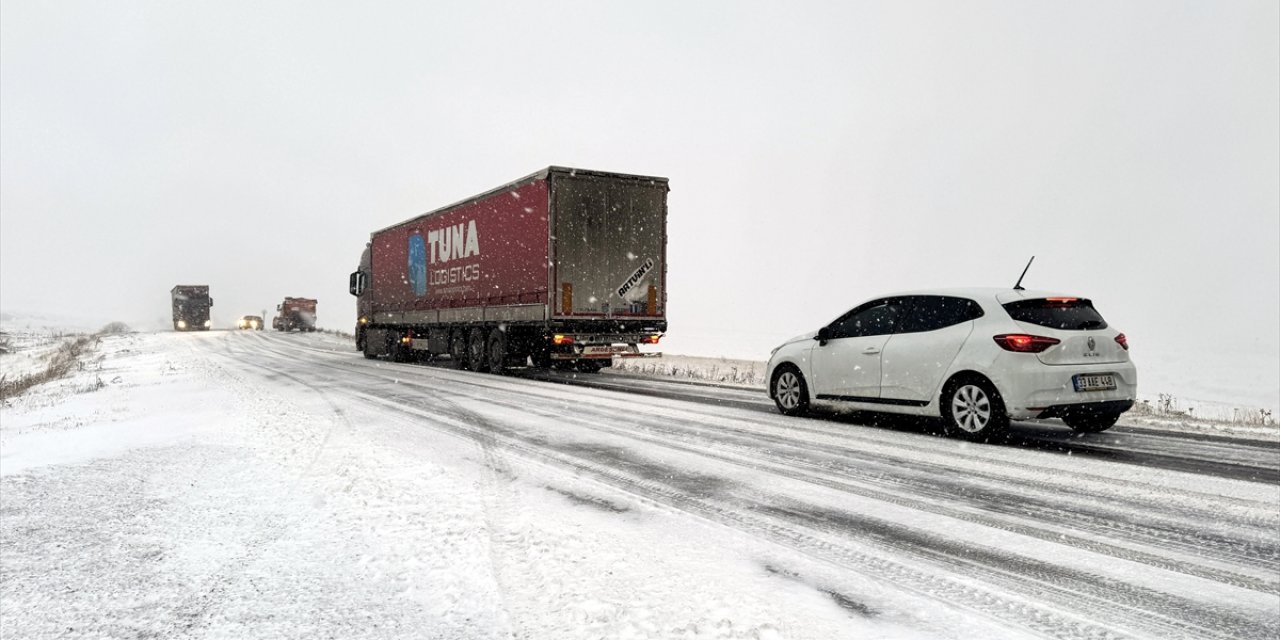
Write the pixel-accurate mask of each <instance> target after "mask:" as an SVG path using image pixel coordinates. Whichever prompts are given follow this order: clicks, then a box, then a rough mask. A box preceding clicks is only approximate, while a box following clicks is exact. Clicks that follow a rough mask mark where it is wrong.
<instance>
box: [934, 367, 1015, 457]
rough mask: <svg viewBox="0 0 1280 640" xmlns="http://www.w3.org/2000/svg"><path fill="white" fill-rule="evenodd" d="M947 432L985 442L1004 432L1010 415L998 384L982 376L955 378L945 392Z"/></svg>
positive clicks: (943, 410) (952, 435)
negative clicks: (998, 389)
mask: <svg viewBox="0 0 1280 640" xmlns="http://www.w3.org/2000/svg"><path fill="white" fill-rule="evenodd" d="M942 420H943V423H944V425H943V426H944V427H945V428H946V432H947V435H949V436H951V437H953V438H962V439H965V440H974V441H979V442H984V441H987V440H991V439H992V438H995V437H997V436H1000V435H1002V434H1004V432H1005V431H1006V430H1007V429H1008V428H1009V415H1008V414H1007V413H1005V409H1004V402H1003V401H1002V400H1001V399H1000V394H999V393H998V392H997V391H996V389H995V386H993V385H992V384H991V383H990V382H988V381H986V380H985V379H981V378H964V379H959V380H954V381H952V382H951V383H950V384H948V385H947V389H946V391H945V392H944V393H943V394H942Z"/></svg>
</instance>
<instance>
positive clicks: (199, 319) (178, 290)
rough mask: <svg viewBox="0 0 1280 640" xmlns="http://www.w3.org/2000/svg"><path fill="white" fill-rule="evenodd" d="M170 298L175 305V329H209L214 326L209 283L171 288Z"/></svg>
mask: <svg viewBox="0 0 1280 640" xmlns="http://www.w3.org/2000/svg"><path fill="white" fill-rule="evenodd" d="M169 300H170V302H171V303H172V306H173V330H174V331H208V330H209V327H211V326H213V321H212V320H210V319H209V308H210V307H212V306H213V298H210V297H209V285H207V284H180V285H177V286H176V287H174V288H173V289H170V290H169Z"/></svg>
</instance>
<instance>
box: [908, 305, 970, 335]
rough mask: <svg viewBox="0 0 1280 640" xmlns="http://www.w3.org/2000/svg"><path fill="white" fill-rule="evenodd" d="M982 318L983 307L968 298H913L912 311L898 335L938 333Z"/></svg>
mask: <svg viewBox="0 0 1280 640" xmlns="http://www.w3.org/2000/svg"><path fill="white" fill-rule="evenodd" d="M981 317H982V307H981V306H979V305H978V303H976V302H974V301H973V300H969V299H968V298H955V297H952V296H912V298H911V309H910V311H909V312H908V313H907V317H906V318H905V319H904V320H903V322H902V326H901V327H900V328H899V329H898V333H922V332H925V331H937V330H938V329H944V328H946V327H950V326H953V325H957V324H960V323H961V322H968V321H969V320H975V319H977V318H981Z"/></svg>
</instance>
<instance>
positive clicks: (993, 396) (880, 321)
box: [767, 289, 1137, 440]
mask: <svg viewBox="0 0 1280 640" xmlns="http://www.w3.org/2000/svg"><path fill="white" fill-rule="evenodd" d="M767 380H769V396H770V397H771V398H773V400H774V402H776V403H777V405H778V409H779V410H781V411H782V413H785V414H787V415H802V414H804V413H806V412H807V411H808V410H809V407H810V403H811V402H814V401H818V402H832V403H836V404H839V405H842V406H846V407H849V408H853V409H860V410H867V411H883V412H890V413H906V414H913V415H923V416H941V417H942V419H943V422H944V425H945V427H946V431H947V434H948V435H952V436H956V437H961V438H966V439H969V440H988V439H990V438H991V437H993V436H996V435H998V434H1000V433H1002V432H1003V431H1004V430H1005V429H1006V428H1007V427H1008V425H1009V420H1010V419H1017V420H1024V419H1038V418H1061V419H1062V421H1063V422H1065V423H1067V425H1068V426H1070V427H1071V428H1073V429H1075V430H1076V431H1082V432H1098V431H1104V430H1106V429H1109V428H1111V426H1112V425H1114V424H1115V423H1116V420H1118V419H1119V417H1120V414H1122V413H1124V412H1125V411H1127V410H1129V408H1130V407H1132V406H1133V402H1134V398H1135V396H1136V393H1137V369H1136V368H1135V367H1134V365H1133V362H1132V361H1131V360H1130V359H1129V343H1128V341H1127V340H1126V339H1125V336H1124V334H1123V333H1120V332H1119V331H1116V330H1115V329H1112V328H1110V327H1108V326H1107V323H1106V321H1105V320H1103V319H1102V316H1101V315H1100V314H1099V313H1098V311H1097V310H1096V309H1094V307H1093V303H1092V302H1090V301H1089V300H1088V299H1085V298H1079V297H1074V296H1065V295H1059V294H1053V293H1045V292H1036V291H1026V290H1022V289H956V290H939V291H919V292H911V293H902V294H897V295H890V296H884V297H881V298H876V299H874V300H870V301H868V302H864V303H862V304H860V305H858V306H856V307H854V308H853V309H851V310H850V311H849V312H848V313H845V314H844V315H842V316H840V317H839V318H836V319H835V320H834V321H832V322H831V323H830V324H828V325H827V326H825V327H822V328H821V329H819V330H818V331H816V332H813V333H808V334H805V335H802V336H798V337H795V338H792V339H791V340H788V341H787V342H786V343H784V344H783V345H782V346H780V347H778V348H776V349H774V350H773V355H772V356H771V357H770V359H769V368H768V378H767Z"/></svg>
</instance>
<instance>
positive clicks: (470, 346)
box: [467, 327, 489, 372]
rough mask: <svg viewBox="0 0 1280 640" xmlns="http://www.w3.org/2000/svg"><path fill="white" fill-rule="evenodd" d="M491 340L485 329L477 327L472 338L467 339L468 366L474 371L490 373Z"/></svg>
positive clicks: (472, 331) (473, 330)
mask: <svg viewBox="0 0 1280 640" xmlns="http://www.w3.org/2000/svg"><path fill="white" fill-rule="evenodd" d="M488 353H489V339H488V336H487V335H485V331H484V329H481V328H480V327H476V328H474V329H472V330H471V334H470V336H469V337H468V338H467V364H469V365H471V366H470V367H468V368H469V369H471V370H472V371H481V372H484V371H488V370H489V358H488V357H486V356H487V355H488Z"/></svg>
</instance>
